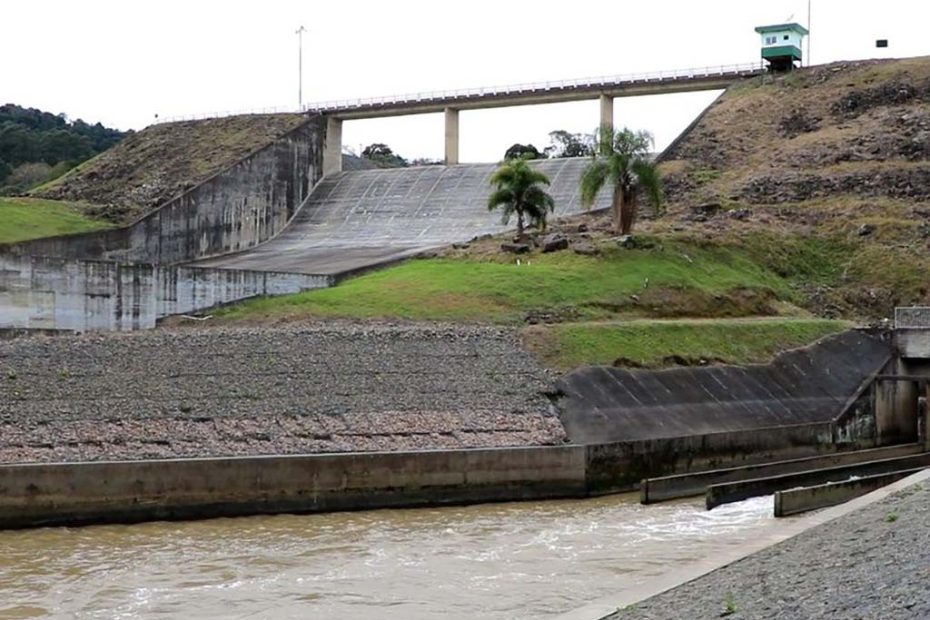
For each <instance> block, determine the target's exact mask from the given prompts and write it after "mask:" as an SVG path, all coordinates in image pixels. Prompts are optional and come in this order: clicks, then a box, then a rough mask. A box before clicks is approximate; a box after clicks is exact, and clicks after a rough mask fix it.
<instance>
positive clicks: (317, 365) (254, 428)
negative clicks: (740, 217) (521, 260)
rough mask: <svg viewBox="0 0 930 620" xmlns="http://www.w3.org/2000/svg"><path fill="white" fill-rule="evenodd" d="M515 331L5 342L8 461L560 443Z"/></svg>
mask: <svg viewBox="0 0 930 620" xmlns="http://www.w3.org/2000/svg"><path fill="white" fill-rule="evenodd" d="M551 379H552V378H551V377H549V375H548V373H546V372H545V371H544V370H543V369H541V368H540V367H539V366H538V365H537V364H536V363H535V362H534V360H533V359H532V358H531V357H530V356H529V354H527V353H526V352H524V351H523V350H522V349H520V347H519V343H518V339H517V335H516V333H515V332H513V331H510V330H505V329H497V328H482V327H460V326H438V325H428V326H396V325H371V324H365V325H354V324H340V323H327V324H326V325H325V326H292V327H286V328H273V329H269V328H267V327H266V328H262V329H220V328H215V329H177V330H158V331H154V332H135V333H130V334H108V335H88V336H80V337H76V336H56V337H41V336H33V337H23V338H18V339H14V340H9V341H0V462H6V463H14V462H51V461H87V460H103V459H108V460H113V459H149V458H168V457H182V456H200V457H203V456H221V455H258V454H294V453H320V452H345V451H372V450H421V449H431V448H463V447H497V446H526V445H553V444H560V443H562V442H563V441H564V439H565V435H564V431H563V429H562V425H561V423H560V422H559V419H558V416H557V415H556V414H555V412H554V411H553V410H552V407H551V403H550V401H549V400H548V398H547V397H546V396H545V392H546V391H547V390H548V389H549V388H550V386H551Z"/></svg>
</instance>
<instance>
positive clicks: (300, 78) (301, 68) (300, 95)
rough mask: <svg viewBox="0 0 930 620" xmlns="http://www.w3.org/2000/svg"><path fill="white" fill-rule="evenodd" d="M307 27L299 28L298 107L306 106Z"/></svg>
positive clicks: (299, 108)
mask: <svg viewBox="0 0 930 620" xmlns="http://www.w3.org/2000/svg"><path fill="white" fill-rule="evenodd" d="M306 31H307V29H306V28H304V27H303V26H301V27H300V28H298V29H297V32H296V34H297V109H298V110H302V109H303V107H304V33H305V32H306Z"/></svg>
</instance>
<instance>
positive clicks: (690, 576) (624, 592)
mask: <svg viewBox="0 0 930 620" xmlns="http://www.w3.org/2000/svg"><path fill="white" fill-rule="evenodd" d="M927 480H930V469H928V470H924V471H921V472H919V473H916V474H913V475H911V476H908V477H907V478H905V479H904V480H900V481H898V482H895V483H893V484H890V485H888V486H886V487H883V488H881V489H878V490H877V491H872V492H871V493H869V494H867V495H863V496H861V497H858V498H856V499H853V500H851V501H849V502H846V503H845V504H842V505H840V506H834V507H832V508H827V509H826V510H823V511H821V512H818V513H815V514H812V515H805V516H802V517H795V518H793V519H791V520H789V521H786V522H784V523H783V525H782V527H781V528H780V529H779V530H778V531H777V532H773V533H771V534H769V535H768V536H765V537H759V538H756V539H753V540H750V541H749V542H747V543H746V544H744V545H741V546H734V547H731V548H729V549H722V550H721V551H720V552H719V553H717V554H715V555H714V556H713V557H709V558H706V559H703V560H700V561H698V562H695V563H693V564H690V565H688V566H684V567H682V568H680V569H677V570H673V571H671V572H669V573H666V574H664V575H660V576H658V577H656V578H654V579H650V580H648V581H646V582H645V583H641V584H635V585H627V586H624V585H622V583H618V585H617V590H616V591H615V592H614V593H613V594H611V595H610V596H606V597H604V598H601V599H598V600H597V601H593V602H591V603H590V604H588V605H586V606H584V607H581V608H578V609H575V610H573V611H570V612H568V613H565V614H562V615H559V616H556V617H554V618H553V620H603V619H604V618H607V617H608V616H610V615H612V614H614V613H616V612H617V610H620V609H623V608H624V607H626V606H628V605H633V604H635V603H639V602H640V601H643V600H646V599H647V598H651V597H653V596H656V595H657V594H661V593H662V592H665V591H667V590H671V589H672V588H676V587H678V586H680V585H682V584H685V583H688V582H689V581H694V580H695V579H697V578H699V577H702V576H703V575H706V574H707V573H710V572H712V571H715V570H717V569H718V568H723V567H724V566H727V565H729V564H732V563H734V562H736V561H738V560H741V559H743V558H745V557H747V556H750V555H752V554H754V553H757V552H759V551H762V550H763V549H767V548H768V547H771V546H774V545H777V544H778V543H780V542H783V541H785V540H788V539H789V538H792V537H793V536H797V535H798V534H800V533H801V532H804V531H806V530H809V529H811V528H814V527H817V526H818V525H823V524H824V523H829V522H830V521H833V520H834V519H838V518H840V517H843V516H845V515H848V514H850V513H852V512H855V511H857V510H859V509H861V508H865V507H866V506H868V505H870V504H874V503H875V502H879V501H881V500H883V499H885V498H886V497H888V496H889V495H892V494H894V493H897V492H898V491H901V490H903V489H906V488H908V487H910V486H912V485H915V484H920V483H923V482H925V481H927Z"/></svg>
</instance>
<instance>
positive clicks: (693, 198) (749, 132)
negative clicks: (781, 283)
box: [647, 58, 930, 319]
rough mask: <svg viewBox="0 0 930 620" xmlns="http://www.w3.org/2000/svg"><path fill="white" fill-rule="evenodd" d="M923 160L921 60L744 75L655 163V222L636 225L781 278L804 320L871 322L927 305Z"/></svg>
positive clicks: (927, 118)
mask: <svg viewBox="0 0 930 620" xmlns="http://www.w3.org/2000/svg"><path fill="white" fill-rule="evenodd" d="M928 159H930V58H911V59H904V60H894V61H864V62H857V63H836V64H833V65H826V66H822V67H813V68H811V69H805V70H802V71H797V72H794V73H792V74H789V75H786V76H778V77H773V76H766V77H764V78H756V79H753V80H750V81H747V82H745V83H742V84H739V85H738V86H736V87H734V88H732V89H731V90H730V91H729V92H728V93H727V94H726V95H725V96H724V97H723V98H721V99H720V100H719V101H718V102H717V104H716V105H715V106H714V107H713V108H711V110H710V111H709V112H708V114H707V115H706V116H705V117H704V119H702V121H701V122H700V123H699V124H698V126H697V127H696V128H695V130H694V131H693V132H692V134H691V135H690V136H688V138H687V139H686V140H684V141H683V142H682V143H681V144H680V145H679V146H678V147H677V148H676V150H675V152H673V153H671V154H670V157H669V160H668V161H666V162H665V163H664V164H663V165H662V170H663V172H664V175H665V185H666V197H667V200H668V205H669V215H668V217H665V218H663V219H662V220H660V221H657V222H654V223H650V224H649V225H647V228H648V229H649V230H650V231H651V232H653V233H654V234H658V235H666V234H675V235H684V236H689V237H692V238H697V239H702V240H703V241H704V242H706V243H711V244H713V245H714V246H716V247H725V248H729V249H731V250H733V251H735V252H738V253H740V254H742V255H744V256H746V257H747V258H751V259H752V260H754V261H757V262H760V263H761V264H763V265H765V266H767V267H769V268H771V269H774V270H775V271H778V272H780V273H781V272H783V273H784V275H786V276H787V277H788V278H790V279H792V280H793V282H794V285H795V286H796V288H797V290H798V293H799V301H800V303H802V305H804V306H805V307H807V308H808V309H810V310H811V311H813V312H815V313H817V314H823V315H829V316H849V317H857V318H867V319H871V318H879V317H884V316H888V315H889V314H890V313H891V310H892V308H893V307H894V306H895V305H903V304H911V303H928V302H930V287H928V285H927V282H926V277H925V274H926V273H927V270H928V269H930V257H928V252H927V249H928V247H930V161H928ZM700 205H711V207H710V211H711V213H709V214H708V209H699V208H698V207H699V206H700ZM714 209H716V212H713V211H714Z"/></svg>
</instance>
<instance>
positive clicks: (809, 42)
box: [807, 0, 811, 67]
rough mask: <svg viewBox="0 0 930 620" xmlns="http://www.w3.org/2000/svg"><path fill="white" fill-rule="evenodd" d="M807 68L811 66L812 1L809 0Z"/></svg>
mask: <svg viewBox="0 0 930 620" xmlns="http://www.w3.org/2000/svg"><path fill="white" fill-rule="evenodd" d="M807 66H808V67H809V66H811V0H807Z"/></svg>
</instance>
